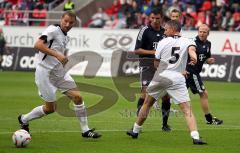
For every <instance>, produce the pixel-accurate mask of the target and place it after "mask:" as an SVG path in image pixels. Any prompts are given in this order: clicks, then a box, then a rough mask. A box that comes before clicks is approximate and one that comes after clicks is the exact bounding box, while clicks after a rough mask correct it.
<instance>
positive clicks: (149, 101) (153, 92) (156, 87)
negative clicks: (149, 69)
mask: <svg viewBox="0 0 240 153" xmlns="http://www.w3.org/2000/svg"><path fill="white" fill-rule="evenodd" d="M147 93H148V94H147V97H146V98H145V100H144V104H143V106H142V107H141V109H140V111H139V114H138V117H137V120H136V122H135V123H134V125H133V129H131V130H129V131H127V134H128V135H129V136H131V137H132V138H137V137H138V134H139V132H140V130H141V128H142V125H143V123H144V121H145V120H146V119H147V116H148V114H149V111H150V108H151V107H152V105H153V104H154V102H155V101H156V100H157V99H158V98H159V97H162V96H163V95H165V94H166V92H165V90H161V84H160V82H158V81H151V83H150V84H149V86H148V88H147Z"/></svg>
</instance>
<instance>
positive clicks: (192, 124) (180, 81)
mask: <svg viewBox="0 0 240 153" xmlns="http://www.w3.org/2000/svg"><path fill="white" fill-rule="evenodd" d="M171 80H172V82H173V83H172V84H171V85H170V86H169V87H168V88H167V93H168V94H169V95H170V96H171V97H172V98H173V100H174V102H175V103H176V104H179V106H180V108H181V111H182V112H183V114H184V117H185V120H186V122H187V126H188V128H189V130H190V134H191V137H192V139H193V143H194V144H205V143H204V142H202V141H201V140H200V137H199V133H198V130H197V123H196V120H195V116H194V114H193V112H192V108H191V106H190V103H189V101H190V97H189V93H188V90H187V87H186V82H185V78H184V77H183V76H182V75H181V74H177V73H175V77H173V78H172V79H171Z"/></svg>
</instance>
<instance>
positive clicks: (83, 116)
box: [74, 102, 89, 133]
mask: <svg viewBox="0 0 240 153" xmlns="http://www.w3.org/2000/svg"><path fill="white" fill-rule="evenodd" d="M74 110H75V113H76V116H77V118H78V119H79V121H80V126H81V129H82V132H83V133H84V132H86V131H88V130H89V127H88V119H87V110H86V107H85V105H84V102H83V103H82V104H81V105H74Z"/></svg>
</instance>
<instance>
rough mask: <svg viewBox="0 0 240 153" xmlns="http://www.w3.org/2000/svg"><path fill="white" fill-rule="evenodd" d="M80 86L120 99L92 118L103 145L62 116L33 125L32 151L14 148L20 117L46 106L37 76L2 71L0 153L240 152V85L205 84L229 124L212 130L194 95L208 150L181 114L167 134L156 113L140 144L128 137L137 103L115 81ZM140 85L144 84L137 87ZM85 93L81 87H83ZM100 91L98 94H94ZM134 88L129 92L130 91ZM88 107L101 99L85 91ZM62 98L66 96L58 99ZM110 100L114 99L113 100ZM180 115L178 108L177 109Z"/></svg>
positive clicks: (80, 79) (214, 106)
mask: <svg viewBox="0 0 240 153" xmlns="http://www.w3.org/2000/svg"><path fill="white" fill-rule="evenodd" d="M74 79H75V80H76V82H83V83H87V84H91V85H98V86H101V87H104V88H109V89H111V90H113V91H115V92H116V93H117V94H118V96H119V98H118V101H117V103H116V104H115V105H113V106H112V107H111V108H109V109H107V110H105V111H103V112H100V113H98V114H95V115H92V116H90V117H89V125H90V127H95V128H97V130H98V131H99V132H100V133H101V134H102V135H103V137H102V138H101V139H99V140H91V139H84V138H82V137H81V133H80V127H79V122H78V120H77V119H76V118H75V117H64V116H62V115H59V114H58V113H55V114H51V115H49V116H46V117H44V118H41V119H38V120H34V121H32V122H31V123H30V129H31V132H32V141H31V142H30V144H29V146H27V147H26V148H16V147H15V146H14V145H13V144H12V140H11V137H12V134H13V132H14V131H16V130H17V129H19V125H18V122H17V116H18V114H20V113H27V112H29V111H30V110H31V109H32V108H34V107H36V106H38V105H41V104H42V101H41V99H40V98H39V96H38V94H37V88H36V85H35V83H34V73H32V72H27V73H26V72H0V153H25V152H27V153H200V152H201V153H202V152H204V153H226V152H228V153H237V152H239V149H240V122H239V117H240V114H239V110H240V92H239V90H240V84H239V83H226V82H225V83H223V82H205V85H206V87H207V89H208V92H209V101H210V108H211V111H212V112H213V114H214V115H216V116H217V117H219V118H221V119H223V120H224V124H223V125H220V126H217V125H206V124H205V120H204V117H203V113H202V111H201V108H200V104H199V97H198V95H192V94H191V99H192V102H191V104H192V108H193V112H194V113H195V116H196V118H197V123H198V127H199V132H200V136H201V137H202V138H203V139H204V140H206V141H207V142H208V145H206V146H195V145H193V144H192V141H191V138H190V135H189V133H188V130H187V127H186V124H185V120H184V118H183V116H182V114H181V113H176V114H174V113H171V114H170V118H169V124H170V125H171V126H172V128H173V131H172V132H170V133H164V132H162V131H161V115H160V114H161V113H159V112H157V111H155V110H152V112H151V114H150V117H149V118H148V119H147V121H146V122H145V124H144V126H143V133H141V134H140V136H139V139H137V140H133V139H132V138H130V137H128V136H127V135H126V130H127V129H129V128H131V127H132V125H133V123H134V121H135V119H136V116H135V107H136V102H135V103H134V102H129V101H127V100H126V99H125V98H123V97H122V96H121V95H120V93H119V92H118V91H117V90H116V88H115V86H114V84H113V81H112V79H111V78H105V77H97V78H94V79H89V78H84V77H79V76H75V77H74ZM135 85H138V83H136V84H135ZM80 90H81V87H80ZM93 90H94V89H93ZM127 90H128V89H127V88H126V91H127ZM82 95H83V97H84V100H85V103H86V104H87V105H88V106H91V105H94V104H96V103H97V102H98V101H99V100H100V99H101V96H99V95H95V94H92V93H87V92H82ZM58 96H61V95H60V94H58ZM111 98H112V97H111V95H109V98H108V99H109V100H111ZM172 108H173V109H176V110H179V108H178V106H176V105H174V104H173V105H172Z"/></svg>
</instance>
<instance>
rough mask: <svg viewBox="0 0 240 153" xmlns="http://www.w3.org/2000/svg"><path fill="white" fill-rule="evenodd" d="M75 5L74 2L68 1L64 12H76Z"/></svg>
mask: <svg viewBox="0 0 240 153" xmlns="http://www.w3.org/2000/svg"><path fill="white" fill-rule="evenodd" d="M74 7H75V4H74V3H73V1H72V0H67V2H66V3H65V4H64V8H63V10H64V11H69V10H74Z"/></svg>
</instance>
